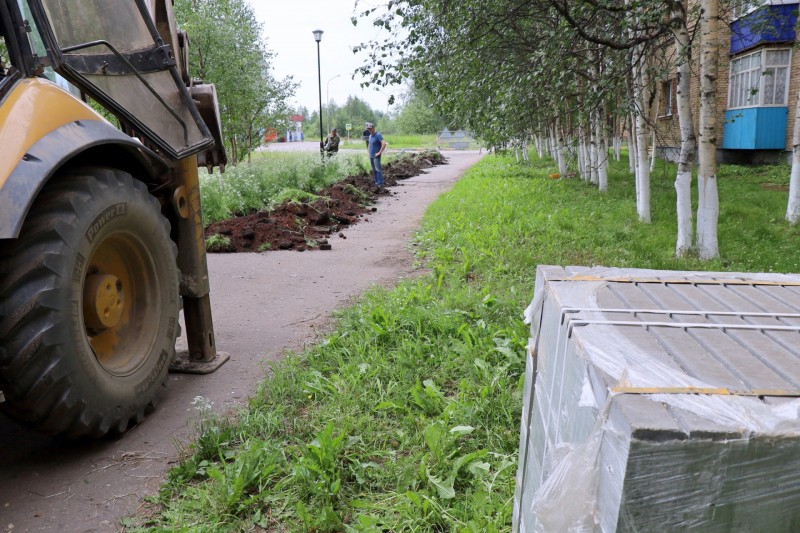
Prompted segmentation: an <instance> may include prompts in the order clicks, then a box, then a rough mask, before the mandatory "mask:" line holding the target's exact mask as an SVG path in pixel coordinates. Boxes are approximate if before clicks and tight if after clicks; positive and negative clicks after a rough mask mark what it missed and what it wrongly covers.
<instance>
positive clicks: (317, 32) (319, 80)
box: [312, 30, 325, 162]
mask: <svg viewBox="0 0 800 533" xmlns="http://www.w3.org/2000/svg"><path fill="white" fill-rule="evenodd" d="M312 33H313V34H314V40H315V41H317V83H318V84H319V154H320V155H321V156H322V160H323V162H324V161H325V151H324V149H323V145H324V143H325V139H324V137H323V136H322V68H321V67H320V61H319V42H320V41H321V40H322V30H314V31H313V32H312Z"/></svg>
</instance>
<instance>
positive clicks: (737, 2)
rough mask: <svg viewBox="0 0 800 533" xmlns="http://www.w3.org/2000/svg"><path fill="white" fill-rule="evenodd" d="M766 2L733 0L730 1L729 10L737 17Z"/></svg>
mask: <svg viewBox="0 0 800 533" xmlns="http://www.w3.org/2000/svg"><path fill="white" fill-rule="evenodd" d="M765 3H767V2H757V1H755V0H733V1H732V2H731V11H732V13H733V18H734V19H737V18H739V17H743V16H745V15H747V14H748V13H750V12H751V11H755V10H756V8H757V7H760V6H762V5H764V4H765Z"/></svg>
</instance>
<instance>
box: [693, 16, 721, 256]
mask: <svg viewBox="0 0 800 533" xmlns="http://www.w3.org/2000/svg"><path fill="white" fill-rule="evenodd" d="M718 18H719V0H702V1H701V3H700V134H699V138H700V147H699V150H698V169H697V194H698V197H697V254H698V255H699V256H700V259H706V260H707V259H713V258H715V257H719V244H718V242H717V220H718V218H719V196H718V194H717V59H718V57H717V56H718V43H717V40H718V32H717V26H718Z"/></svg>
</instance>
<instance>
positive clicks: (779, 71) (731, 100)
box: [728, 48, 792, 109]
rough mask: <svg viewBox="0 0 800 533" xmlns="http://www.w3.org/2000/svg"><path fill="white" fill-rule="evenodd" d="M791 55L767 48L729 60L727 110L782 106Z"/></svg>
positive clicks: (787, 86) (787, 93) (787, 52)
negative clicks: (729, 73)
mask: <svg viewBox="0 0 800 533" xmlns="http://www.w3.org/2000/svg"><path fill="white" fill-rule="evenodd" d="M791 53H792V52H791V50H790V49H789V48H781V49H775V48H767V49H763V50H759V51H758V52H753V53H751V54H746V55H743V56H739V57H736V58H733V59H731V78H730V90H729V93H728V109H734V108H737V107H758V106H785V105H786V102H787V99H788V97H789V83H788V82H789V62H790V61H791Z"/></svg>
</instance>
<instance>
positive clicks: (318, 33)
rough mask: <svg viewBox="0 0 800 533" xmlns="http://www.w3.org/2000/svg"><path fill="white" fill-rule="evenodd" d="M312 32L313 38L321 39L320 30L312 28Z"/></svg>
mask: <svg viewBox="0 0 800 533" xmlns="http://www.w3.org/2000/svg"><path fill="white" fill-rule="evenodd" d="M311 33H313V34H314V40H315V41H317V42H320V41H321V40H322V30H314V31H313V32H311Z"/></svg>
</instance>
